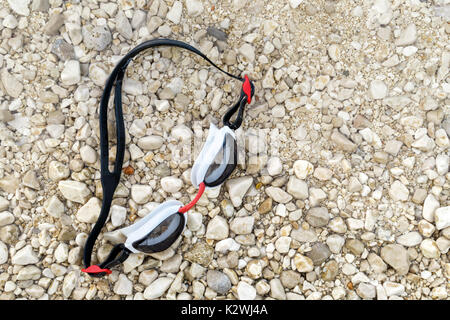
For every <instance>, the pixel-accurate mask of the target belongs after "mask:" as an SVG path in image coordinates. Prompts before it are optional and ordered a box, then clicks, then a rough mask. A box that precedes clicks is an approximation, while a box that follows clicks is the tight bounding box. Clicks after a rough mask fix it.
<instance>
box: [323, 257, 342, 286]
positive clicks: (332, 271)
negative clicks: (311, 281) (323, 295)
mask: <svg viewBox="0 0 450 320" xmlns="http://www.w3.org/2000/svg"><path fill="white" fill-rule="evenodd" d="M338 273H339V265H338V263H337V262H336V261H335V260H331V261H328V262H327V263H325V266H324V267H323V271H322V273H321V275H320V276H321V277H322V279H323V280H325V281H334V279H336V277H337V275H338Z"/></svg>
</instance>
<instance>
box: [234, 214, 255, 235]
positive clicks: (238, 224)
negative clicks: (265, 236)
mask: <svg viewBox="0 0 450 320" xmlns="http://www.w3.org/2000/svg"><path fill="white" fill-rule="evenodd" d="M254 223H255V218H254V217H251V216H248V217H237V218H234V219H233V220H232V221H231V223H230V230H231V231H233V232H234V233H235V234H249V233H251V232H252V231H253V224H254Z"/></svg>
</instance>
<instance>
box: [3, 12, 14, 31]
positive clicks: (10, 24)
mask: <svg viewBox="0 0 450 320" xmlns="http://www.w3.org/2000/svg"><path fill="white" fill-rule="evenodd" d="M2 24H3V26H4V27H5V28H8V29H15V28H16V27H17V24H18V23H17V19H16V17H14V16H13V15H12V14H9V15H7V16H6V17H5V18H4V19H3V23H2Z"/></svg>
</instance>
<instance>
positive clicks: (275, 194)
mask: <svg viewBox="0 0 450 320" xmlns="http://www.w3.org/2000/svg"><path fill="white" fill-rule="evenodd" d="M265 191H266V194H267V195H268V196H269V197H271V198H272V199H273V200H274V201H276V202H278V203H288V202H289V201H291V200H292V196H291V195H290V194H288V193H287V192H286V191H284V190H283V189H281V188H278V187H268V188H266V190H265Z"/></svg>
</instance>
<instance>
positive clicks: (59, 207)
mask: <svg viewBox="0 0 450 320" xmlns="http://www.w3.org/2000/svg"><path fill="white" fill-rule="evenodd" d="M44 209H45V211H46V212H47V213H48V214H49V215H50V216H52V217H54V218H60V217H61V215H62V214H63V213H64V204H63V203H62V202H61V201H60V200H59V199H58V197H57V196H52V197H51V198H50V199H48V200H47V201H45V203H44Z"/></svg>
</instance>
